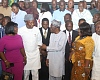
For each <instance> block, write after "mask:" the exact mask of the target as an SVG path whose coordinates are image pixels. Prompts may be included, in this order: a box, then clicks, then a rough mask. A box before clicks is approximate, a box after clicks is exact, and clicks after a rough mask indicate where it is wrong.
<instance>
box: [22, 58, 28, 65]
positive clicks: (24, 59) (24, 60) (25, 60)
mask: <svg viewBox="0 0 100 80" xmlns="http://www.w3.org/2000/svg"><path fill="white" fill-rule="evenodd" d="M23 63H24V64H25V65H26V63H27V57H26V56H24V57H23Z"/></svg>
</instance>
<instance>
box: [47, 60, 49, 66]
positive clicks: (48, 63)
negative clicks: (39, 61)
mask: <svg viewBox="0 0 100 80" xmlns="http://www.w3.org/2000/svg"><path fill="white" fill-rule="evenodd" d="M46 65H47V66H48V67H49V59H46Z"/></svg>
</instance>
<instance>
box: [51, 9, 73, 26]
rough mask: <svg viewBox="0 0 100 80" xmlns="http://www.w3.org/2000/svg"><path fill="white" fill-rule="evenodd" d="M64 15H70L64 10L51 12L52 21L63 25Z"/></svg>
mask: <svg viewBox="0 0 100 80" xmlns="http://www.w3.org/2000/svg"><path fill="white" fill-rule="evenodd" d="M66 13H69V14H71V12H70V11H68V10H66V9H65V10H64V11H60V9H58V10H55V11H54V12H53V19H56V20H58V21H61V24H64V16H65V14H66Z"/></svg>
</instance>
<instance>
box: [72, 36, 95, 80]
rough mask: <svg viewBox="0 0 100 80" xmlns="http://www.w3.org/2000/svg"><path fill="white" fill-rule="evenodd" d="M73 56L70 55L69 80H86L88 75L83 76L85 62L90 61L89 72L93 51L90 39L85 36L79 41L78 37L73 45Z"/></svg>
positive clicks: (92, 43)
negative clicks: (71, 65)
mask: <svg viewBox="0 0 100 80" xmlns="http://www.w3.org/2000/svg"><path fill="white" fill-rule="evenodd" d="M72 46H73V49H72V50H73V52H74V53H73V55H72V62H73V68H72V74H71V80H88V78H89V74H88V75H86V74H85V71H84V70H85V69H84V67H85V60H86V59H88V60H90V64H89V66H90V68H89V69H90V70H91V67H92V53H93V49H94V42H93V40H92V38H91V37H89V36H87V37H85V38H83V39H80V37H79V36H78V37H77V38H76V40H75V42H74V43H73V45H72Z"/></svg>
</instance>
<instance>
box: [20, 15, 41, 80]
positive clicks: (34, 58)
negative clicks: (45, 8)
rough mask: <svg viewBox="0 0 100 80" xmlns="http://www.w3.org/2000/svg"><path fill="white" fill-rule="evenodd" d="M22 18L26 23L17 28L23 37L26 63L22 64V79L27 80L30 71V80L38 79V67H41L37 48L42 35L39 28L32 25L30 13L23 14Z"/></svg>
mask: <svg viewBox="0 0 100 80" xmlns="http://www.w3.org/2000/svg"><path fill="white" fill-rule="evenodd" d="M24 20H25V22H26V25H25V26H24V27H21V28H19V30H18V34H19V35H21V37H22V39H23V44H24V48H25V52H26V56H27V63H26V65H25V66H24V80H29V74H30V71H31V74H32V80H38V69H40V68H41V63H40V51H39V48H40V46H41V45H42V37H41V34H40V30H39V28H37V27H36V26H34V18H33V15H32V14H27V15H25V18H24Z"/></svg>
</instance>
